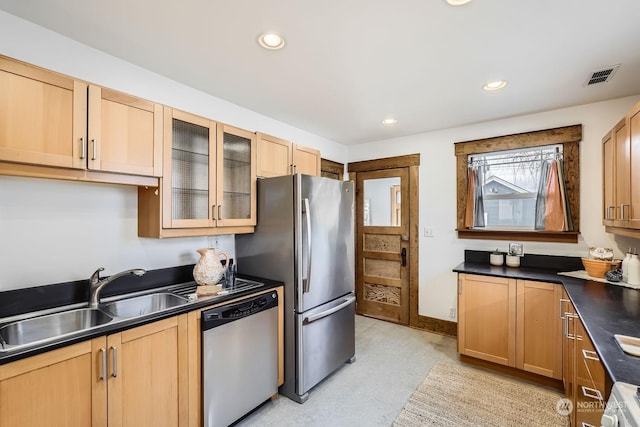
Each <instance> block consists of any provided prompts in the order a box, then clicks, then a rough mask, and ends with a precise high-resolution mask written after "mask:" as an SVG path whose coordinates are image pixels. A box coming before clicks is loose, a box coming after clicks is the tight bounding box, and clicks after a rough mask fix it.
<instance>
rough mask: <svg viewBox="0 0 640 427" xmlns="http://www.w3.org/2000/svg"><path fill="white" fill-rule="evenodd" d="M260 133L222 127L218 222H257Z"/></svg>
mask: <svg viewBox="0 0 640 427" xmlns="http://www.w3.org/2000/svg"><path fill="white" fill-rule="evenodd" d="M256 161H257V153H256V135H255V134H254V133H253V132H249V131H246V130H243V129H238V128H235V127H233V126H229V125H224V124H221V125H219V126H218V163H217V171H218V183H219V184H218V189H217V190H218V195H217V201H218V202H217V204H218V212H217V216H216V218H217V219H216V225H217V226H218V227H226V226H247V225H248V226H254V225H256V197H255V195H256Z"/></svg>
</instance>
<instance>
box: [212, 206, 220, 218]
mask: <svg viewBox="0 0 640 427" xmlns="http://www.w3.org/2000/svg"><path fill="white" fill-rule="evenodd" d="M211 216H212V217H213V220H214V221H215V220H217V219H218V218H217V217H216V205H211Z"/></svg>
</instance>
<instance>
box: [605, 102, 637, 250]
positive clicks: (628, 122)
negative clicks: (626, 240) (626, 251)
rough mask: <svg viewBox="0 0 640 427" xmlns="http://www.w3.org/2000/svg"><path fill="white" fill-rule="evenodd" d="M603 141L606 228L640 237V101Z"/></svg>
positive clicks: (612, 231)
mask: <svg viewBox="0 0 640 427" xmlns="http://www.w3.org/2000/svg"><path fill="white" fill-rule="evenodd" d="M602 142H603V183H604V187H603V224H604V225H605V226H606V231H607V232H610V233H614V234H621V235H625V236H629V237H635V238H640V103H638V104H636V105H635V106H634V107H633V108H632V109H631V110H630V111H629V112H628V113H627V115H626V116H625V117H624V118H623V119H622V120H620V122H618V123H617V124H616V126H614V128H613V129H612V130H611V131H610V132H608V133H607V134H606V135H605V136H604V138H603V139H602Z"/></svg>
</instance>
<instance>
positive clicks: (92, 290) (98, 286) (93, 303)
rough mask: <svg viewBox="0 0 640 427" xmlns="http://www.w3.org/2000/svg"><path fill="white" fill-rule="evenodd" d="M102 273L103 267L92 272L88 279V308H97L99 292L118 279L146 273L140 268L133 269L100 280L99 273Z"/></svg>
mask: <svg viewBox="0 0 640 427" xmlns="http://www.w3.org/2000/svg"><path fill="white" fill-rule="evenodd" d="M101 271H104V267H100V268H99V269H97V270H96V271H94V272H93V274H92V275H91V277H90V278H89V308H98V304H99V303H100V291H101V290H102V288H104V287H105V286H107V285H108V284H109V283H111V282H113V281H114V280H116V279H117V278H119V277H122V276H126V275H127V274H135V275H136V276H142V275H143V274H144V273H146V272H147V271H146V270H143V269H142V268H134V269H133V270H125V271H121V272H120V273H116V274H113V275H111V276H109V277H107V278H106V279H102V280H100V272H101Z"/></svg>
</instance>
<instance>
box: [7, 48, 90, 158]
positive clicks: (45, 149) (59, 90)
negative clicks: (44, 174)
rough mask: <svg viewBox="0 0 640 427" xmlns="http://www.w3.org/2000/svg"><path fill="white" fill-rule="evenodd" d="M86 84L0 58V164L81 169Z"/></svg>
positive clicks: (85, 110)
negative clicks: (7, 162) (4, 162)
mask: <svg viewBox="0 0 640 427" xmlns="http://www.w3.org/2000/svg"><path fill="white" fill-rule="evenodd" d="M86 117H87V85H86V83H84V82H80V81H77V80H74V79H72V78H70V77H66V76H63V75H61V74H57V73H54V72H52V71H48V70H44V69H42V68H38V67H33V66H31V65H27V64H24V63H22V62H19V61H15V60H12V59H9V58H6V57H2V56H0V160H5V161H10V162H19V163H31V164H37V165H45V166H58V167H65V168H76V169H85V168H86V141H85V138H86V133H87V122H86Z"/></svg>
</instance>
